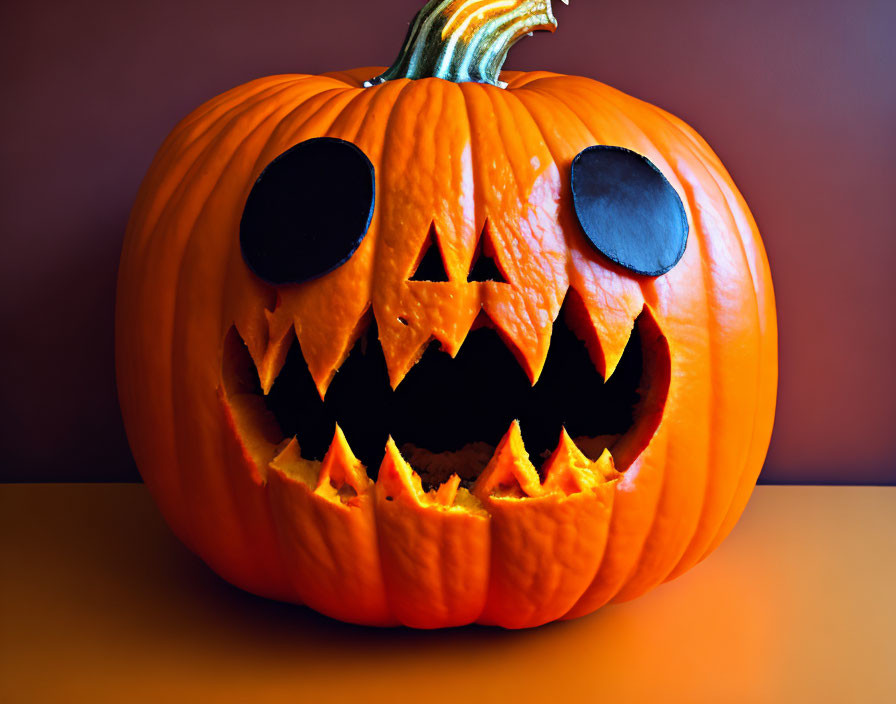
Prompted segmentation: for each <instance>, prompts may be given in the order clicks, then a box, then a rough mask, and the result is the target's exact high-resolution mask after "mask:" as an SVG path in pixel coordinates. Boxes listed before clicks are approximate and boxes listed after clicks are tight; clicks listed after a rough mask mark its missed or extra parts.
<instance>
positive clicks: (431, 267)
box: [410, 231, 449, 282]
mask: <svg viewBox="0 0 896 704" xmlns="http://www.w3.org/2000/svg"><path fill="white" fill-rule="evenodd" d="M421 251H422V252H423V256H422V257H421V258H420V263H419V264H418V265H417V269H416V271H415V272H414V275H413V276H412V277H411V278H410V280H411V281H435V282H439V281H448V280H449V279H448V273H447V272H446V271H445V262H444V261H442V253H441V251H439V245H438V243H437V242H436V241H435V237H434V235H433V232H432V231H430V233H429V236H428V237H427V238H426V243H425V244H424V245H423V249H422V250H421Z"/></svg>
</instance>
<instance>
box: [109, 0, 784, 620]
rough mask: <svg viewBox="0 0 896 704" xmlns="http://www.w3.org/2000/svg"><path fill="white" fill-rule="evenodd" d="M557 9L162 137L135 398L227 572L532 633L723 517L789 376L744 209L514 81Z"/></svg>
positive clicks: (668, 570) (164, 485)
mask: <svg viewBox="0 0 896 704" xmlns="http://www.w3.org/2000/svg"><path fill="white" fill-rule="evenodd" d="M555 25H556V22H555V20H554V17H553V15H552V13H551V8H550V2H546V3H545V2H541V3H537V2H523V1H522V0H520V1H517V2H512V3H487V2H485V1H484V0H480V1H478V2H476V1H473V2H470V1H469V0H467V1H464V2H461V1H460V0H440V1H437V0H433V1H432V2H430V3H429V4H428V5H426V7H425V8H424V9H423V10H422V11H421V13H420V14H419V15H418V17H417V19H416V20H415V22H414V24H413V25H412V27H411V32H410V34H409V36H408V39H407V41H406V44H405V47H404V48H403V50H402V53H401V55H400V56H399V59H398V61H397V62H396V64H395V65H394V66H393V67H392V68H391V69H389V70H388V71H386V72H385V73H383V69H376V68H362V69H358V70H353V71H347V72H341V73H332V74H325V75H321V76H309V75H285V76H274V77H270V78H262V79H259V80H256V81H253V82H251V83H248V84H246V85H244V86H240V87H238V88H235V89H233V90H231V91H229V92H227V93H225V94H224V95H221V96H219V97H217V98H215V99H213V100H211V101H210V102H208V103H206V104H205V105H203V106H202V107H200V108H199V109H197V110H196V111H195V112H194V113H193V114H192V115H190V116H189V117H187V118H186V119H185V120H184V121H183V122H182V123H180V124H179V125H178V126H177V127H176V129H175V130H174V132H173V133H172V134H171V136H169V137H168V139H167V141H166V142H165V144H164V145H163V146H162V148H161V150H160V152H159V154H158V155H157V157H156V159H155V161H154V163H153V165H152V167H151V169H150V171H149V174H148V175H147V177H146V179H145V182H144V183H143V186H142V188H141V190H140V193H139V196H138V199H137V202H136V205H135V206H134V210H133V214H132V217H131V221H130V224H129V228H128V232H127V236H126V240H125V245H124V251H123V255H122V261H121V269H120V277H119V289H118V304H117V365H118V382H119V390H120V398H121V406H122V410H123V414H124V418H125V422H126V427H127V431H128V436H129V439H130V442H131V446H132V448H133V452H134V456H135V457H136V460H137V463H138V465H139V467H140V471H141V473H142V475H143V477H144V479H145V481H146V484H147V486H148V487H149V489H150V491H151V492H152V495H153V496H154V498H155V500H156V501H157V502H158V504H159V506H160V507H161V509H162V511H163V513H164V516H165V518H166V519H167V520H168V522H169V523H170V525H171V526H172V528H173V529H174V530H175V532H176V533H177V535H178V536H180V537H181V538H182V539H183V540H184V542H185V543H186V544H187V545H188V546H189V547H190V548H191V549H192V550H193V551H195V552H196V553H197V554H198V555H200V556H201V557H202V558H203V559H204V560H205V561H206V562H207V563H208V564H209V565H210V566H211V567H212V568H213V569H214V570H215V571H216V572H217V573H218V574H220V575H221V576H222V577H224V578H225V579H227V580H229V581H231V582H232V583H234V584H236V585H238V586H240V587H242V588H243V589H246V590H249V591H251V592H254V593H256V594H260V595H264V596H266V597H271V598H275V599H282V600H288V601H292V602H296V603H303V604H307V605H308V606H310V607H312V608H314V609H316V610H318V611H320V612H322V613H324V614H328V615H330V616H332V617H335V618H338V619H342V620H345V621H351V622H355V623H361V624H375V625H396V624H406V625H409V626H413V627H420V628H436V627H444V626H457V625H461V624H466V623H471V622H480V623H486V624H498V625H501V626H505V627H511V628H518V627H527V626H535V625H538V624H543V623H546V622H548V621H551V620H555V619H562V618H572V617H576V616H579V615H582V614H586V613H589V612H591V611H593V610H595V609H597V608H599V607H600V606H602V605H603V604H606V603H607V602H609V601H611V600H626V599H631V598H633V597H636V596H638V595H640V594H642V593H644V592H645V591H647V590H648V589H651V588H652V587H655V586H656V585H658V584H660V583H661V582H663V581H664V580H667V579H670V578H672V577H675V576H677V575H680V574H681V573H683V572H684V571H686V570H687V569H689V568H690V567H692V566H693V565H694V564H696V563H697V562H698V561H700V560H701V559H703V558H704V557H705V556H706V555H707V554H708V553H709V552H711V551H712V550H713V549H714V548H715V547H716V546H717V545H718V544H719V542H720V541H721V540H722V539H723V537H724V536H725V535H726V534H727V533H728V532H729V531H730V530H731V528H732V526H733V525H734V523H735V521H736V520H737V518H738V517H739V515H740V513H741V511H742V510H743V508H744V506H745V504H746V501H747V499H748V497H749V495H750V493H751V490H752V487H753V486H754V484H755V481H756V477H757V474H758V472H759V469H760V467H761V465H762V462H763V458H764V455H765V452H766V449H767V446H768V442H769V436H770V433H771V427H772V419H773V414H774V403H775V389H776V381H777V379H776V377H777V370H776V344H777V342H776V326H775V308H774V301H773V294H772V286H771V280H770V275H769V268H768V263H767V261H766V257H765V253H764V251H763V247H762V244H761V241H760V239H759V234H758V232H757V229H756V226H755V223H754V222H753V219H752V217H751V216H750V213H749V211H748V209H747V206H746V204H745V203H744V201H743V199H742V197H741V196H740V194H739V193H738V191H737V189H736V188H735V186H734V184H733V183H732V181H731V178H730V177H729V176H728V174H727V173H726V171H725V169H724V168H723V166H722V164H721V163H720V162H719V160H718V158H717V157H716V156H715V155H714V154H713V152H712V151H711V150H710V149H709V147H708V146H707V145H706V144H705V142H704V141H703V140H702V139H701V138H700V137H699V136H698V135H697V134H695V133H694V131H693V130H691V129H690V128H689V127H688V126H687V125H685V124H684V123H682V122H681V121H680V120H678V119H677V118H675V117H673V116H671V115H669V114H667V113H665V112H663V111H662V110H660V109H658V108H656V107H653V106H651V105H649V104H647V103H644V102H641V101H639V100H636V99H634V98H631V97H629V96H626V95H624V94H622V93H620V92H618V91H616V90H614V89H612V88H609V87H608V86H605V85H603V84H601V83H597V82H595V81H593V80H589V79H586V78H579V77H572V76H563V75H557V74H552V73H544V72H533V73H515V72H505V73H503V74H501V76H500V78H501V81H499V80H498V75H499V73H498V72H499V70H500V67H501V65H502V64H503V61H504V58H505V56H506V53H507V50H508V49H509V47H510V45H511V44H513V43H514V42H515V41H516V40H517V39H518V38H520V37H521V36H523V35H525V34H526V33H528V32H530V31H533V30H551V29H553V28H554V27H555ZM380 74H381V75H380ZM377 75H380V78H377V79H374V78H373V77H375V76H377ZM372 79H373V80H372ZM502 81H503V82H506V83H503V82H502ZM604 380H606V382H605V381H604Z"/></svg>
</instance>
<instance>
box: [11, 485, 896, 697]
mask: <svg viewBox="0 0 896 704" xmlns="http://www.w3.org/2000/svg"><path fill="white" fill-rule="evenodd" d="M0 566H2V567H0V569H2V574H0V610H2V611H0V702H4V703H5V702H41V701H55V702H75V701H91V702H106V701H108V702H132V701H152V702H159V701H162V702H172V701H190V702H224V701H234V702H261V701H293V702H304V701H308V702H315V703H316V702H327V701H337V702H338V701H346V702H348V701H352V702H365V703H366V702H387V701H388V702H402V701H415V702H440V701H453V702H458V701H460V702H462V704H467V703H468V702H475V701H490V702H504V701H512V702H522V701H543V702H567V701H569V702H579V701H582V702H597V701H604V700H605V701H612V702H627V701H634V702H642V701H647V702H714V703H725V702H850V703H852V702H856V703H864V702H888V703H890V704H892V702H896V488H876V487H866V488H855V487H760V488H759V489H757V490H756V493H755V494H754V496H753V499H752V500H751V502H750V505H749V507H748V509H747V511H746V514H745V515H744V517H743V519H742V520H741V522H740V523H739V524H738V526H737V527H736V528H735V530H734V532H733V533H732V535H731V536H730V537H729V538H728V540H727V541H726V542H725V543H724V544H723V545H722V547H721V548H720V549H719V550H717V551H716V552H715V553H714V554H713V555H711V556H710V557H709V559H707V560H706V561H705V562H704V563H702V564H701V565H699V566H698V567H696V568H695V569H693V570H692V571H691V572H689V573H688V574H686V575H684V576H683V577H681V578H679V579H677V580H675V581H674V582H671V583H669V584H666V585H663V586H662V587H660V588H658V589H657V590H655V591H653V592H651V593H650V594H648V595H647V596H645V597H642V598H640V599H638V600H636V601H632V602H629V603H625V604H618V605H611V606H609V607H606V608H604V609H602V610H601V611H599V612H597V613H596V614H594V615H592V616H589V617H586V618H583V619H579V620H577V621H571V622H566V623H559V624H554V625H550V626H546V627H542V628H539V629H535V630H530V631H516V632H511V631H502V630H498V629H492V628H481V627H471V628H463V629H457V630H453V631H443V632H420V631H411V630H407V629H395V630H376V629H368V628H361V627H355V626H348V625H344V624H340V623H336V622H333V621H330V620H328V619H326V618H324V617H321V616H318V615H316V614H314V613H312V612H311V611H309V610H307V609H304V608H301V607H295V606H290V605H286V604H279V603H274V602H271V601H267V600H264V599H260V598H258V597H254V596H251V595H249V594H246V593H243V592H241V591H239V590H237V589H235V588H233V587H231V586H229V585H227V584H226V583H225V582H223V581H221V580H220V579H218V578H217V577H216V576H215V575H214V574H212V573H211V572H210V571H209V570H208V569H207V568H206V567H205V566H204V565H203V563H202V562H201V561H200V560H198V559H197V558H196V557H194V556H193V555H192V554H190V553H189V552H188V551H187V550H186V548H184V547H183V546H182V545H181V544H180V543H179V542H178V541H177V539H176V538H175V537H174V536H173V535H172V534H171V532H170V531H169V530H168V528H167V527H166V526H165V524H164V523H163V521H162V519H161V517H160V515H159V513H158V512H157V511H156V509H155V508H154V506H153V504H152V502H151V500H150V498H149V495H148V493H147V492H146V490H145V488H144V487H142V486H139V485H19V486H15V485H7V486H0Z"/></svg>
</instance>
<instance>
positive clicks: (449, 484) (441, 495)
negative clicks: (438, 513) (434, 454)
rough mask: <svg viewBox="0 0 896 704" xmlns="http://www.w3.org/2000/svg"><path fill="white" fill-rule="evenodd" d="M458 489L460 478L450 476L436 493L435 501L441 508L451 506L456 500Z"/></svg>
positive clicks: (453, 475)
mask: <svg viewBox="0 0 896 704" xmlns="http://www.w3.org/2000/svg"><path fill="white" fill-rule="evenodd" d="M459 487H460V477H459V476H457V475H456V474H452V475H451V477H450V478H449V479H448V481H446V482H445V483H444V484H442V486H440V487H439V490H438V491H437V492H436V495H435V501H436V503H437V504H439V505H441V506H453V505H454V501H455V499H457V490H458V488H459Z"/></svg>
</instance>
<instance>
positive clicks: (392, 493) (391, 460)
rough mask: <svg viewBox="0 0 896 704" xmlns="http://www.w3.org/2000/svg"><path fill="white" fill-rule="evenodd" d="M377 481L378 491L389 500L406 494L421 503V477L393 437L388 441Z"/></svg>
mask: <svg viewBox="0 0 896 704" xmlns="http://www.w3.org/2000/svg"><path fill="white" fill-rule="evenodd" d="M376 483H377V490H378V493H382V494H383V495H384V496H385V497H386V500H387V501H394V500H395V499H396V498H398V497H401V496H405V497H407V498H409V499H411V500H412V501H414V502H416V503H420V498H421V497H422V496H423V486H422V483H421V481H420V477H419V476H418V475H417V473H416V472H415V471H414V469H413V468H412V467H411V465H409V464H408V463H407V462H406V461H405V459H404V457H402V456H401V452H400V451H399V450H398V447H396V445H395V441H394V440H393V439H392V438H391V437H390V438H389V440H388V441H387V442H386V454H385V455H384V456H383V463H382V464H381V465H380V471H379V474H378V475H377V480H376Z"/></svg>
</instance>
